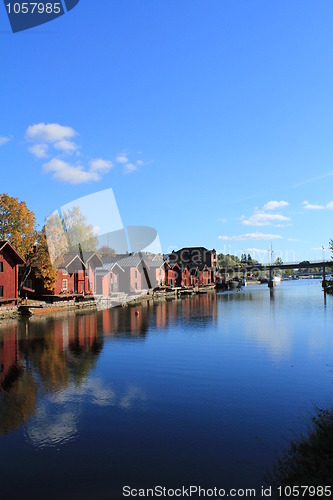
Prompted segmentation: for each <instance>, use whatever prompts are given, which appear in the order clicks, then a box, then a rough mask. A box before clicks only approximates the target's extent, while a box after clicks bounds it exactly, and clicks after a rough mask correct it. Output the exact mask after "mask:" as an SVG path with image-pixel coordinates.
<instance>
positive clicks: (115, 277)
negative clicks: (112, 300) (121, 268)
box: [113, 274, 118, 285]
mask: <svg viewBox="0 0 333 500" xmlns="http://www.w3.org/2000/svg"><path fill="white" fill-rule="evenodd" d="M113 283H114V284H115V285H117V283H118V276H117V275H116V274H114V275H113Z"/></svg>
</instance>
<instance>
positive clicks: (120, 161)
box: [116, 153, 128, 163]
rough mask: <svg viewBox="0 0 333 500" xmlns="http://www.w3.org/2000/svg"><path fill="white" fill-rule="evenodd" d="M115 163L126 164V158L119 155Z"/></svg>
mask: <svg viewBox="0 0 333 500" xmlns="http://www.w3.org/2000/svg"><path fill="white" fill-rule="evenodd" d="M116 162H117V163H127V162H128V158H127V155H125V154H123V153H121V154H119V155H118V156H117V158H116Z"/></svg>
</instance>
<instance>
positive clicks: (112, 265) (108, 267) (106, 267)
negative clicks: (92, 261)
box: [96, 262, 125, 276]
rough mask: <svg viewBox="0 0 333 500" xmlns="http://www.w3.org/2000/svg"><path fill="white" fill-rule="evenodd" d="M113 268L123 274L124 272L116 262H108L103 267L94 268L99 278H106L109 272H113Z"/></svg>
mask: <svg viewBox="0 0 333 500" xmlns="http://www.w3.org/2000/svg"><path fill="white" fill-rule="evenodd" d="M115 267H118V268H119V269H120V270H121V271H122V272H123V273H124V272H125V271H124V269H123V268H122V267H121V266H120V265H119V263H118V262H108V263H107V264H104V265H103V267H96V273H97V274H99V275H100V276H106V275H107V274H109V273H110V272H112V271H114V268H115Z"/></svg>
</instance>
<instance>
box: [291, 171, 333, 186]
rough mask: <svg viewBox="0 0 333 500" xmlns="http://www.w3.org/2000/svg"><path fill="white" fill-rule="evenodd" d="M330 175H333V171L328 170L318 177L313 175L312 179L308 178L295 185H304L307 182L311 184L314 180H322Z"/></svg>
mask: <svg viewBox="0 0 333 500" xmlns="http://www.w3.org/2000/svg"><path fill="white" fill-rule="evenodd" d="M328 177H333V172H327V173H326V174H322V175H318V176H317V177H312V178H311V179H306V180H304V181H301V182H298V183H297V184H295V185H294V187H300V186H304V185H305V184H311V183H312V182H316V181H321V180H323V179H327V178H328Z"/></svg>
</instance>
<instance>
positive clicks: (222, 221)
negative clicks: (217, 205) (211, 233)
mask: <svg viewBox="0 0 333 500" xmlns="http://www.w3.org/2000/svg"><path fill="white" fill-rule="evenodd" d="M219 222H221V223H222V224H225V223H226V222H227V219H225V218H224V217H221V219H219Z"/></svg>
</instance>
